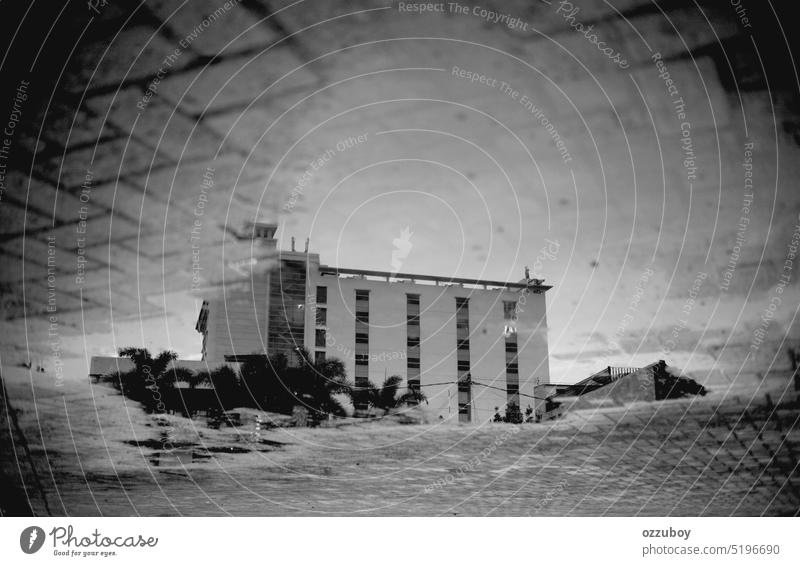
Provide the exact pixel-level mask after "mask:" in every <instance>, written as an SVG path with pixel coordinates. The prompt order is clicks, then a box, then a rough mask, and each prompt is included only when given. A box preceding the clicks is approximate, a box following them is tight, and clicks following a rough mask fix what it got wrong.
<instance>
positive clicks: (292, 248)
mask: <svg viewBox="0 0 800 566" xmlns="http://www.w3.org/2000/svg"><path fill="white" fill-rule="evenodd" d="M292 251H294V236H292Z"/></svg>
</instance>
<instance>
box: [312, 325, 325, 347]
mask: <svg viewBox="0 0 800 566" xmlns="http://www.w3.org/2000/svg"><path fill="white" fill-rule="evenodd" d="M314 346H316V347H317V348H324V347H325V329H324V328H317V329H316V331H315V333H314Z"/></svg>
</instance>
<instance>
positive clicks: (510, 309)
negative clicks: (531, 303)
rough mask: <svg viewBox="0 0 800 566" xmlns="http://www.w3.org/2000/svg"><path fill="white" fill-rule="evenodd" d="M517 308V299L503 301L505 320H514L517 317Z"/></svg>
mask: <svg viewBox="0 0 800 566" xmlns="http://www.w3.org/2000/svg"><path fill="white" fill-rule="evenodd" d="M516 310H517V303H516V301H503V318H504V319H505V320H514V319H515V318H517V314H516Z"/></svg>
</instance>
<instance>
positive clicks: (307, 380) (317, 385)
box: [287, 348, 353, 420]
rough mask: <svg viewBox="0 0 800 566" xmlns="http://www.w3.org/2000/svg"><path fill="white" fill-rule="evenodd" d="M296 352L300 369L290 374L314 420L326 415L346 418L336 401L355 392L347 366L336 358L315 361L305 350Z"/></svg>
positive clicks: (301, 349)
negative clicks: (338, 396) (340, 396)
mask: <svg viewBox="0 0 800 566" xmlns="http://www.w3.org/2000/svg"><path fill="white" fill-rule="evenodd" d="M297 352H298V355H299V356H300V360H301V362H300V366H299V367H297V368H288V371H287V373H288V374H289V379H290V380H291V381H290V382H289V383H290V384H291V389H292V390H293V392H294V394H295V397H296V398H297V399H300V400H302V401H303V402H304V404H305V405H306V406H307V407H308V408H309V409H310V410H311V412H312V419H313V420H321V419H322V418H323V417H325V416H327V415H336V416H345V415H346V414H347V413H346V412H345V409H344V406H343V405H342V404H341V403H340V402H339V400H338V399H337V398H336V395H350V394H351V392H352V389H353V386H352V384H351V383H350V382H349V381H348V380H347V372H346V371H345V367H344V363H343V362H342V361H341V360H339V359H336V358H327V359H325V360H323V361H320V362H315V361H312V360H311V358H310V356H309V353H308V351H307V350H306V349H305V348H298V350H297Z"/></svg>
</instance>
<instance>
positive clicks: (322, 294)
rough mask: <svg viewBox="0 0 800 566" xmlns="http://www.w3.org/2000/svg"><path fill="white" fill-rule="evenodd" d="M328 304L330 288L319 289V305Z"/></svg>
mask: <svg viewBox="0 0 800 566" xmlns="http://www.w3.org/2000/svg"><path fill="white" fill-rule="evenodd" d="M327 303H328V288H327V287H317V304H318V305H325V304H327Z"/></svg>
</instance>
